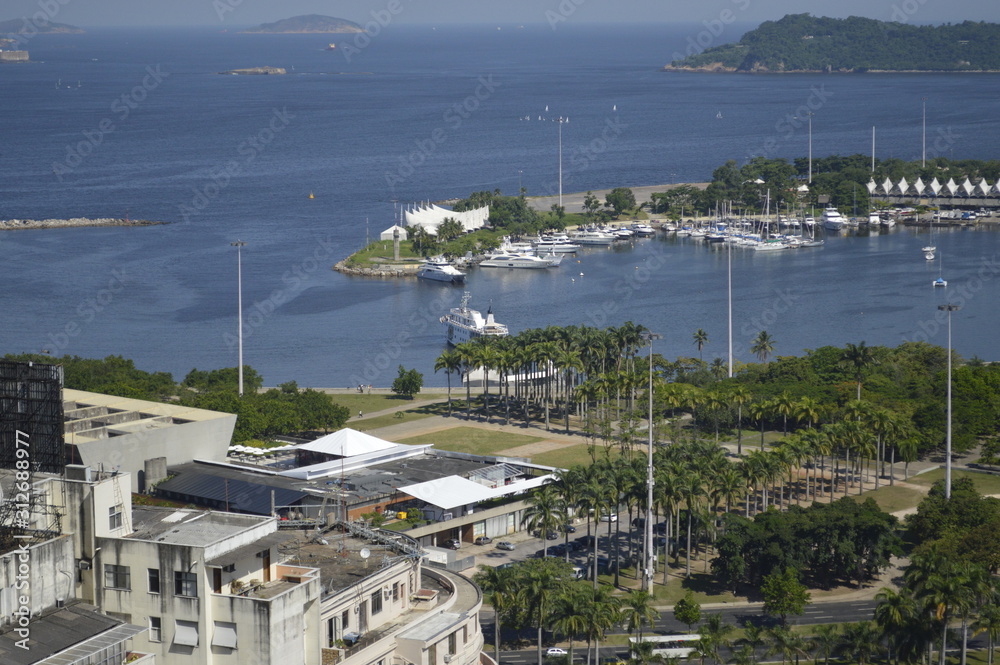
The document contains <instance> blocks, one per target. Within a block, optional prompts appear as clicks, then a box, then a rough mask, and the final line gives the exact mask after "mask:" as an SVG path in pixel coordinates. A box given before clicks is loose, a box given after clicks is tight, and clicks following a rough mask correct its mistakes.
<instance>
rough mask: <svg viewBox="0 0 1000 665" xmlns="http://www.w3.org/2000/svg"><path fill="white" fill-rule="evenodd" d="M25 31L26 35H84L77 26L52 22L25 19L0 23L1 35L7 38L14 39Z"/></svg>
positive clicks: (81, 29)
mask: <svg viewBox="0 0 1000 665" xmlns="http://www.w3.org/2000/svg"><path fill="white" fill-rule="evenodd" d="M22 31H24V32H25V34H28V33H30V34H36V33H38V34H57V33H61V34H67V35H81V34H83V32H84V30H83V28H78V27H76V26H75V25H67V24H65V23H53V22H52V21H35V20H32V21H29V20H28V19H23V18H14V19H10V20H9V21H0V35H4V36H6V37H13V36H15V35H18V34H21V32H22Z"/></svg>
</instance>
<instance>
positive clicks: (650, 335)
mask: <svg viewBox="0 0 1000 665" xmlns="http://www.w3.org/2000/svg"><path fill="white" fill-rule="evenodd" d="M662 337H663V336H662V335H659V334H657V333H654V332H646V333H643V335H642V339H644V340H646V341H648V342H649V420H648V429H649V441H648V444H647V449H646V528H645V536H644V540H645V541H646V542H645V553H646V569H645V571H644V572H643V576H642V590H643V591H652V589H653V567H654V562H655V561H656V556H655V549H654V548H653V340H654V339H661V338H662Z"/></svg>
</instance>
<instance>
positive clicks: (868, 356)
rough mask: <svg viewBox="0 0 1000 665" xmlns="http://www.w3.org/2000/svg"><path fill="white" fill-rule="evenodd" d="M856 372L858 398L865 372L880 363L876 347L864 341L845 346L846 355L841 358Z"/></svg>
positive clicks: (859, 397)
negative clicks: (867, 344)
mask: <svg viewBox="0 0 1000 665" xmlns="http://www.w3.org/2000/svg"><path fill="white" fill-rule="evenodd" d="M841 362H843V363H844V364H845V365H847V366H848V367H849V368H850V369H851V370H852V371H853V373H854V380H855V381H857V382H858V399H859V400H860V399H861V382H862V380H863V379H864V378H865V372H867V371H868V369H869V368H870V367H871V366H873V365H875V364H877V363H878V358H877V357H876V355H875V349H873V348H871V347H868V346H866V345H865V343H864V342H863V341H862V342H861V343H860V344H857V345H855V344H847V345H846V346H845V347H844V355H843V358H842V359H841Z"/></svg>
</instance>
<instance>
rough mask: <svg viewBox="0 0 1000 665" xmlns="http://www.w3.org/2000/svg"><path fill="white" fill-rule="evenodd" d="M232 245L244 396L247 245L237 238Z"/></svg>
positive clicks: (240, 372) (240, 369)
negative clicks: (233, 248)
mask: <svg viewBox="0 0 1000 665" xmlns="http://www.w3.org/2000/svg"><path fill="white" fill-rule="evenodd" d="M229 244H230V246H232V247H235V248H236V292H237V301H238V304H237V308H236V310H237V316H238V317H239V320H238V322H237V325H238V327H237V330H238V331H239V340H240V342H239V344H240V357H239V375H240V397H242V396H243V256H242V249H243V247H244V246H245V245H246V243H245V242H243V241H242V240H237V241H236V242H231V243H229Z"/></svg>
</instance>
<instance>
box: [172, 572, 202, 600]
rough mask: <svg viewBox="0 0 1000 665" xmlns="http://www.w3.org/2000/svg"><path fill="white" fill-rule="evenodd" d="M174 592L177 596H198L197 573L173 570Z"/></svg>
mask: <svg viewBox="0 0 1000 665" xmlns="http://www.w3.org/2000/svg"><path fill="white" fill-rule="evenodd" d="M174 594H175V595H178V596H191V597H192V598H197V597H198V575H197V574H195V573H185V572H182V571H175V572H174Z"/></svg>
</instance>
